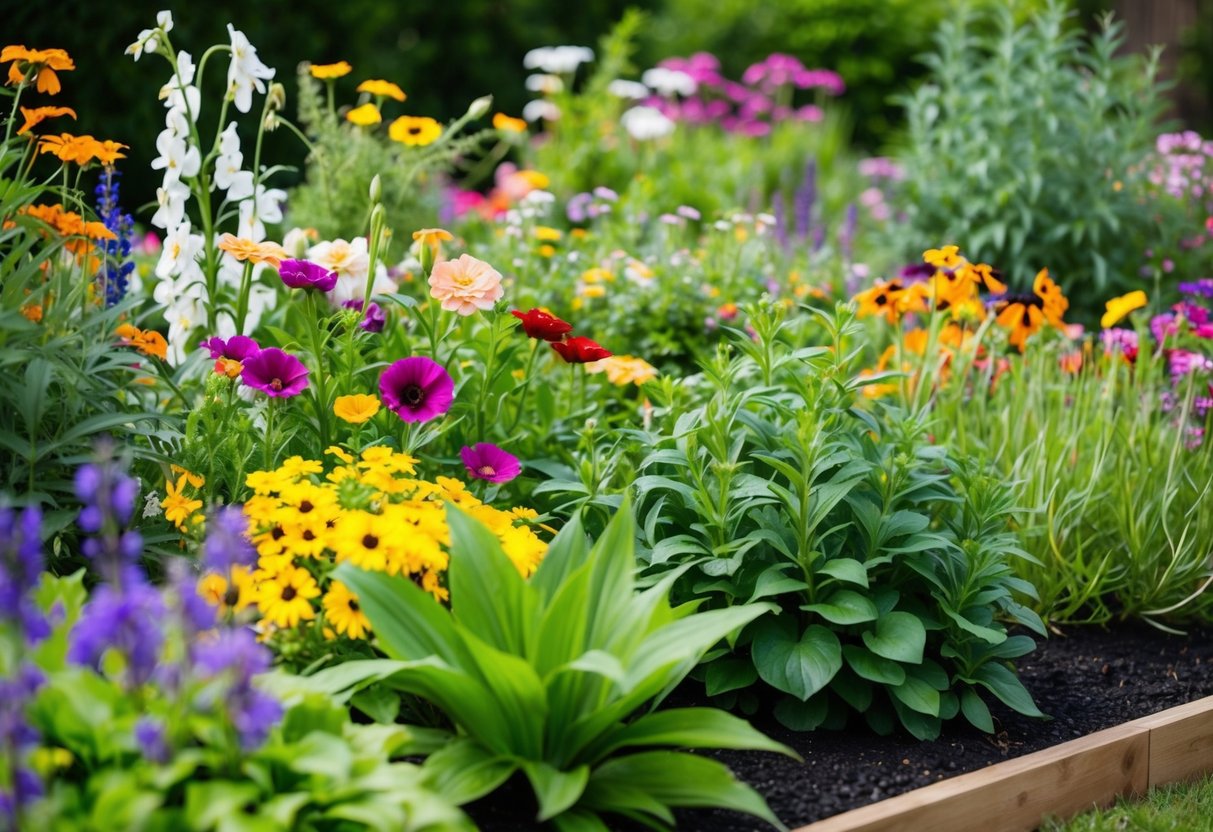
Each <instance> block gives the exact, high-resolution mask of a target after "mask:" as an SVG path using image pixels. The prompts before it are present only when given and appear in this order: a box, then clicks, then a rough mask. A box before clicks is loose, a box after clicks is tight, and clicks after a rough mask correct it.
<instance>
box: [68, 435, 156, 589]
mask: <svg viewBox="0 0 1213 832" xmlns="http://www.w3.org/2000/svg"><path fill="white" fill-rule="evenodd" d="M75 489H76V497H77V498H78V499H79V500H80V503H81V506H82V507H81V509H80V516H79V519H78V521H77V524H78V525H79V527H80V530H81V531H83V532H85V534H86V535H88V536H87V537H86V538H85V539H84V541H83V543H81V546H80V549H81V551H83V552H84V554H85V555H86V556H87V557H88V558H89V559H90V560H91V561H92V562H93V564H94V566H95V567H96V569H97V571H98V572H100V573H101V575H102V577H104V578H105V579H106V580H108V581H113V582H119V581H121V579H122V577H123V575H124V573H125V572H126V571H127V568H128V567H129V566H131V565H133V564H135V563H136V562H137V561H138V560H139V555H140V554H142V552H143V538H142V536H140V534H139V532H137V531H135V530H133V529H127V528H126V526H127V524H128V523H130V521H131V518H132V517H133V516H134V514H135V499H136V498H137V497H138V496H139V483H138V482H137V481H136V480H135V479H134V478H133V477H130V476H127V474H126V473H125V472H124V471H123V470H122V467H121V465H119V464H118V462H117V461H116V460H114V459H113V458H112V456H110V451H109V450H108V449H102V450H101V457H100V459H99V460H98V461H97V462H93V463H88V464H85V465H81V466H80V467H79V468H77V469H76V477H75Z"/></svg>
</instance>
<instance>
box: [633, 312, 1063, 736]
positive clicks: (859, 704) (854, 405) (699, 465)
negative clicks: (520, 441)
mask: <svg viewBox="0 0 1213 832" xmlns="http://www.w3.org/2000/svg"><path fill="white" fill-rule="evenodd" d="M750 315H751V317H750V322H751V325H752V326H753V327H754V330H755V332H756V335H755V337H754V338H753V339H751V338H750V337H749V336H747V335H745V334H743V333H737V337H736V338H735V340H734V350H733V354H730V352H729V351H727V350H726V351H720V352H718V354H717V356H716V358H715V359H714V360H712V361H709V362H706V363H705V365H704V371H703V376H702V379H700V381H699V383H698V384H696V385H695V387H694V390H693V392H692V394H691V398H692V401H691V402H686V401H682V402H680V403H679V404H678V405H677V406H675V407H663V408H659V414H662V413H664V415H663V416H662V415H659V417H658V418H659V421H658V423H657V425H656V426H655V427H654V429H653V430H652V431H651V432H644V433H641V432H637V438H638V439H639V441H641V443H642V444H644V445H645V446H647V456H645V457H644V459H643V462H642V463H641V464H640V465H639V468H640V470H641V471H642V472H643V476H641V477H639V478H638V479H636V480H635V488H636V490H637V491H638V492H639V494H640V495H641V496H640V501H639V503H638V512H637V513H638V517H639V519H640V524H641V526H642V527H643V530H644V535H643V538H644V543H645V544H647V546H648V548H649V551H648V555H647V559H648V562H649V569H650V572H651V573H653V574H655V575H663V576H668V577H666V578H665V579H666V580H668V579H669V578H670V577H673V578H675V579H676V581H677V583H676V584H675V597H677V598H680V599H682V600H683V601H688V602H689V601H695V602H699V603H703V604H704V605H705V606H707V607H710V608H715V609H721V608H723V609H732V608H736V607H737V606H740V607H741V608H742V609H745V608H746V607H747V605H751V604H754V603H759V602H762V603H766V604H773V605H774V606H775V609H774V610H772V612H771V613H769V614H766V615H763V616H762V617H761V618H759V619H758V620H756V621H755V622H754V623H753V624H751V625H749V626H748V627H747V628H746V629H745V631H743V632H742V634H741V636H740V637H739V638H738V639H736V641H735V643H734V642H731V643H730V645H731V648H732V649H731V650H730V651H724V650H721V651H717V652H715V653H713V654H711V655H710V657H709V662H708V664H707V669H706V673H705V678H706V682H707V689H708V692H709V694H713V695H721V694H729V697H730V698H737V697H738V696H741V697H742V698H743V700H749V701H748V703H747V702H746V701H743V702H742V704H743V706H746V705H748V706H749V707H753V704H754V701H755V700H754V697H753V694H752V693H751V692H750V691H749V689H750V688H751V687H752V686H754V685H756V684H759V683H760V682H761V685H762V686H763V687H765V688H768V689H774V690H775V691H777V692H778V694H779V697H778V702H777V704H776V705H775V715H776V716H777V717H778V718H779V719H780V720H781V721H782V722H784V723H785V724H787V725H788V726H790V727H793V728H796V729H803V730H808V729H812V728H816V727H817V726H820V725H829V726H839V725H841V724H842V723H843V722H845V717H846V713H847V712H848V711H851V710H854V711H859V712H861V713H863V714H864V715H865V717H866V719H867V721H868V723H869V724H870V725H871V726H872V727H873V728H874V729H876V730H878V731H881V732H887V731H890V730H892V729H893V728H894V726H895V725H896V723H897V722H898V721H900V723H901V724H902V725H904V726H905V727H906V729H908V730H909V731H910V732H911V733H912V734H914V735H915V736H917V737H920V738H928V737H934V736H936V735H937V734H938V732H939V729H940V724H941V723H942V721H944V720H946V719H951V718H953V717H955V716H956V715H957V713H958V712H962V713H963V714H964V715H965V717H966V718H967V719H968V720H969V721H970V722H971V723H973V724H974V725H976V726H977V727H978V728H981V729H982V730H984V731H992V730H993V724H992V722H991V718H990V713H989V710H988V708H987V706H986V704H985V702H984V700H983V696H984V694H986V693H990V694H993V695H994V696H995V697H996V698H997V699H999V700H1001V701H1003V702H1004V703H1005V704H1007V705H1009V706H1010V707H1012V708H1014V709H1016V710H1018V711H1020V712H1022V713H1025V714H1031V715H1039V711H1037V709H1036V707H1035V705H1034V704H1033V703H1032V699H1031V697H1030V696H1029V695H1028V693H1027V691H1026V690H1025V689H1024V688H1023V686H1022V685H1021V684H1020V683H1019V681H1018V680H1017V678H1016V676H1015V674H1014V672H1013V671H1012V669H1011V666H1010V665H1009V663H1008V662H1009V660H1013V659H1015V658H1018V657H1020V656H1022V655H1024V654H1026V653H1027V652H1029V651H1030V650H1032V648H1033V647H1034V642H1033V641H1032V639H1031V638H1029V637H1027V636H1024V635H1015V636H1009V635H1008V633H1007V628H1006V626H1005V625H1004V623H1003V622H1004V621H1005V620H1010V621H1014V622H1018V623H1019V624H1021V625H1025V626H1027V627H1030V628H1032V629H1034V630H1036V631H1037V632H1039V633H1041V635H1043V634H1044V632H1043V626H1042V625H1041V622H1040V620H1039V619H1038V618H1037V616H1036V615H1035V614H1034V613H1032V612H1031V611H1030V610H1028V609H1026V608H1024V607H1022V606H1021V605H1020V604H1019V603H1018V602H1017V601H1016V600H1015V597H1014V596H1015V595H1016V594H1017V593H1022V594H1025V595H1031V594H1033V590H1032V587H1031V585H1030V584H1028V583H1026V582H1025V581H1023V580H1019V579H1017V578H1015V577H1014V575H1013V571H1012V563H1011V562H1012V560H1014V559H1015V558H1017V557H1023V553H1022V552H1021V551H1020V550H1019V549H1018V548H1017V547H1016V546H1015V538H1014V535H1013V533H1012V531H1011V529H1010V528H1009V525H1008V516H1009V514H1010V512H1011V510H1012V508H1013V506H1012V504H1011V500H1010V492H1009V491H1008V489H1007V488H1006V487H1005V486H1004V485H1003V484H1001V482H1000V481H999V480H998V479H997V478H996V477H995V476H994V475H992V474H990V473H987V472H985V471H983V470H982V469H981V468H980V467H979V466H977V465H975V464H973V463H972V462H971V461H970V460H969V459H968V458H966V457H960V458H956V459H953V458H950V457H949V456H948V454H947V453H946V452H945V450H944V449H943V448H942V447H940V446H938V445H934V444H931V443H929V442H928V441H927V436H926V432H927V428H928V426H927V424H926V422H925V420H924V419H923V418H922V417H921V416H920V415H919V414H915V413H909V414H906V413H900V412H898V411H893V410H890V411H887V412H885V411H883V410H879V409H878V410H869V409H863V408H861V407H860V406H859V404H858V402H859V397H860V395H861V391H862V389H863V388H864V386H866V385H869V384H874V383H877V382H879V381H881V380H882V379H884V378H886V377H887V374H886V375H885V376H882V375H872V376H856V375H854V373H853V370H852V367H853V362H854V360H855V358H856V356H857V355H858V354H859V353H860V352H862V348H860V349H855V348H853V347H852V346H851V342H850V338H851V336H852V335H853V334H854V333H855V331H856V327H855V326H854V323H853V313H851V312H850V311H849V310H847V309H846V308H845V307H840V308H839V311H838V313H837V316H836V317H834V318H830V317H828V316H825V315H824V314H821V316H820V317H821V319H822V321H823V322H824V324H825V328H826V332H827V333H828V335H829V344H828V345H826V346H815V347H801V346H799V344H802V343H804V337H805V335H806V334H807V333H806V331H805V330H803V329H802V330H799V331H795V330H793V329H792V328H790V327H788V326H787V325H785V324H784V323H783V320H782V318H783V315H782V312H781V311H779V310H778V309H775V310H762V309H756V308H752V309H751V310H750ZM649 391H650V393H651V394H653V395H654V396H656V397H657V398H658V399H659V402H660V404H661V405H663V406H664V405H668V404H669V403H670V397H669V395H668V393H665V394H663V391H662V390H661V389H660V388H659V387H658V386H656V385H650V387H649Z"/></svg>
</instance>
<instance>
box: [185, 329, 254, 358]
mask: <svg viewBox="0 0 1213 832" xmlns="http://www.w3.org/2000/svg"><path fill="white" fill-rule="evenodd" d="M199 346H201V347H205V348H206V349H208V350H210V352H211V358H214V359H219V358H227V359H230V360H232V361H240V362H243V361H244V360H245V359H246V358H251V357H252V356H254V355H256V354H257V353H258V352H260V351H261V346H260V345H259V344H258V343H257V342H256V341H254V340H253V339H252V338H249V337H248V336H247V335H233V336H232V337H231V338H227V339H224V338H208V339H206V340H205V341H203V342H202V343H201V344H199Z"/></svg>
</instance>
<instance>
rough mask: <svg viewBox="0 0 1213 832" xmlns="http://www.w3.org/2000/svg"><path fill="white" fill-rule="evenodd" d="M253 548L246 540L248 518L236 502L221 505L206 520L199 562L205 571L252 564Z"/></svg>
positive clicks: (221, 571)
mask: <svg viewBox="0 0 1213 832" xmlns="http://www.w3.org/2000/svg"><path fill="white" fill-rule="evenodd" d="M256 560H257V550H256V549H255V548H254V547H253V544H252V542H251V541H250V540H249V530H248V518H247V517H246V516H245V514H244V511H243V510H241V508H240V507H239V506H223V507H222V508H219V509H217V510H216V511H215V513H214V514H212V515H211V519H210V521H209V522H208V523H207V524H206V542H205V543H203V544H202V565H203V567H205V568H206V570H207V571H209V572H218V573H219V574H221V575H222V574H226V573H227V572H228V570H230V569H231V568H232V567H233V566H252V565H253V564H254V563H255V562H256Z"/></svg>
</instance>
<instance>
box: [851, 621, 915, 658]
mask: <svg viewBox="0 0 1213 832" xmlns="http://www.w3.org/2000/svg"><path fill="white" fill-rule="evenodd" d="M863 643H864V644H866V645H867V646H868V649H869V650H871V651H872V652H873V653H875V654H876V655H878V656H883V657H884V658H886V659H892V660H893V661H897V662H907V663H909V664H918V663H919V662H921V661H922V651H923V649H924V648H925V647H926V643H927V631H926V628H925V627H923V626H922V622H921V621H919V620H918V618H916V617H915V616H913V615H911V614H910V613H908V612H900V611H894V612H890V613H888V614H887V615H882V616H881V617H880V618H878V619H877V620H876V630H875V631H874V632H873V631H869V632H866V633H864V634H863Z"/></svg>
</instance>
